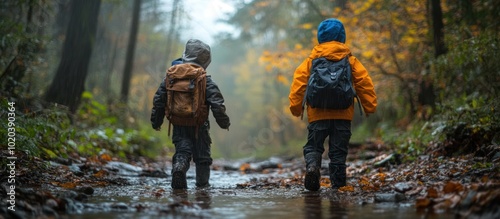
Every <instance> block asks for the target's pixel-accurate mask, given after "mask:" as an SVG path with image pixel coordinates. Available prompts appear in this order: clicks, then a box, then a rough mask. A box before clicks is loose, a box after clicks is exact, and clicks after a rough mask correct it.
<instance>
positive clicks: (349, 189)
mask: <svg viewBox="0 0 500 219" xmlns="http://www.w3.org/2000/svg"><path fill="white" fill-rule="evenodd" d="M339 191H341V192H354V187H353V186H351V185H347V186H342V187H340V188H339Z"/></svg>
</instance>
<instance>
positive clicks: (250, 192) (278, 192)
mask: <svg viewBox="0 0 500 219" xmlns="http://www.w3.org/2000/svg"><path fill="white" fill-rule="evenodd" d="M287 174H292V173H287ZM285 175H286V174H285ZM187 176H188V188H189V189H188V190H184V191H182V190H181V191H173V190H172V189H171V188H170V178H152V177H130V176H127V177H125V178H126V179H127V180H128V181H129V182H130V185H126V186H107V187H103V188H95V192H94V194H93V195H92V196H90V197H89V199H88V201H87V202H85V203H84V204H83V205H78V206H77V207H76V208H75V210H74V212H73V213H71V214H69V215H65V216H63V217H62V218H79V219H97V218H141V219H148V218H242V219H243V218H287V219H293V218H377V219H381V218H453V215H451V214H438V215H426V214H425V213H422V212H417V211H416V210H415V206H413V204H410V203H404V202H403V203H401V202H400V203H372V202H365V201H353V200H355V199H352V198H351V197H349V195H348V194H339V193H333V192H332V191H331V190H329V189H327V188H322V189H321V190H320V191H318V192H308V191H306V190H304V189H302V188H294V187H292V188H278V189H276V188H273V189H266V188H259V189H248V188H247V189H237V188H236V185H237V184H238V183H244V182H248V181H250V180H251V179H252V178H262V177H269V175H266V174H241V173H239V172H237V171H212V176H211V179H210V183H211V185H212V186H211V188H208V189H196V188H195V185H194V184H195V181H194V168H191V169H190V170H189V171H188V174H187ZM273 176H276V175H273Z"/></svg>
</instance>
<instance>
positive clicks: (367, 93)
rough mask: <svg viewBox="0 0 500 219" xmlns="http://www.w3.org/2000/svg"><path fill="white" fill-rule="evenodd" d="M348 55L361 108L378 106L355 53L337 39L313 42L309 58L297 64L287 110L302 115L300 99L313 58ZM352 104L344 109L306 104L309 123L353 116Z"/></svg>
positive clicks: (330, 58)
mask: <svg viewBox="0 0 500 219" xmlns="http://www.w3.org/2000/svg"><path fill="white" fill-rule="evenodd" d="M347 55H349V56H350V57H349V62H350V63H351V69H352V76H353V84H354V89H355V90H356V94H357V95H358V97H359V99H360V101H361V105H362V106H363V110H364V112H365V113H366V114H370V113H374V112H375V109H376V108H377V96H376V94H375V89H374V87H373V82H372V79H371V78H370V76H369V75H368V71H367V70H366V69H365V67H364V66H363V65H362V64H361V62H359V60H358V59H356V57H354V56H353V55H351V51H350V50H349V48H348V47H347V46H346V45H345V44H344V43H340V42H337V41H329V42H325V43H321V44H318V45H316V46H315V47H314V48H313V50H312V52H311V54H310V55H309V57H308V58H306V59H305V60H304V61H303V62H302V64H300V65H299V67H297V69H296V70H295V73H294V75H293V82H292V85H291V88H290V95H289V97H288V98H289V99H290V111H291V112H292V114H293V115H294V116H301V115H302V113H303V109H302V101H304V95H305V92H306V87H307V82H308V80H309V75H310V69H311V67H312V60H313V59H316V58H319V57H325V58H327V59H329V60H333V61H338V60H340V59H342V58H344V57H345V56H347ZM354 105H355V104H353V105H352V106H351V107H349V108H347V109H345V110H332V109H319V108H311V107H309V106H307V117H308V121H309V123H311V122H314V121H318V120H327V119H345V120H352V118H353V116H354Z"/></svg>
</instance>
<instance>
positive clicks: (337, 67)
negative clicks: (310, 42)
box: [302, 56, 362, 114]
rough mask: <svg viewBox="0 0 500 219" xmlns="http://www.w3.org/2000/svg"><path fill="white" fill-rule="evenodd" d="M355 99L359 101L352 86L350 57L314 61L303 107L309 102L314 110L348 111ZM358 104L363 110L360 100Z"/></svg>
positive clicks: (322, 58)
mask: <svg viewBox="0 0 500 219" xmlns="http://www.w3.org/2000/svg"><path fill="white" fill-rule="evenodd" d="M354 98H357V99H358V96H357V95H356V91H355V90H354V87H353V85H352V73H351V64H350V63H349V56H346V57H344V58H343V59H341V60H339V61H331V60H328V59H326V58H325V57H320V58H316V59H314V60H313V61H312V67H311V74H310V76H309V81H308V83H307V88H306V94H305V95H304V101H303V103H302V105H303V106H305V104H306V102H307V104H308V105H309V106H311V107H312V108H320V109H347V108H349V107H350V106H351V105H352V104H353V102H354ZM358 104H359V107H360V109H361V104H360V102H359V99H358ZM361 114H362V112H361Z"/></svg>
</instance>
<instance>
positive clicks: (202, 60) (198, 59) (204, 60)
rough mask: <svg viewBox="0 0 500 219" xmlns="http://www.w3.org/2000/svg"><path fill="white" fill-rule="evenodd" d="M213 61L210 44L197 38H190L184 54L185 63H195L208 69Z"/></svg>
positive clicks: (183, 60)
mask: <svg viewBox="0 0 500 219" xmlns="http://www.w3.org/2000/svg"><path fill="white" fill-rule="evenodd" d="M211 61H212V58H211V55H210V46H208V45H207V44H205V43H204V42H202V41H200V40H196V39H190V40H188V41H187V43H186V49H185V50H184V54H182V62H183V63H194V64H197V65H200V66H201V67H203V68H204V69H207V67H208V65H210V62H211Z"/></svg>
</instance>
